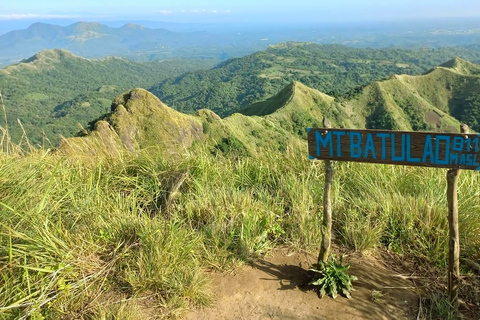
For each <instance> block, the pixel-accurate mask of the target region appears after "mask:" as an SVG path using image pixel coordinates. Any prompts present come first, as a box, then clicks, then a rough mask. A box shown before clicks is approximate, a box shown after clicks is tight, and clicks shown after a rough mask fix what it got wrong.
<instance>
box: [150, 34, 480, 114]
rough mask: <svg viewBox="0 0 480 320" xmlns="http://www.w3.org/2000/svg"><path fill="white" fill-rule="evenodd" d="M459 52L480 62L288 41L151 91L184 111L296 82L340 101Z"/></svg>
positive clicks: (247, 99) (221, 110) (440, 53)
mask: <svg viewBox="0 0 480 320" xmlns="http://www.w3.org/2000/svg"><path fill="white" fill-rule="evenodd" d="M456 56H459V57H461V58H463V59H467V60H470V61H473V62H479V61H480V51H478V50H477V49H475V48H471V49H466V48H461V47H450V48H441V49H421V50H403V49H398V48H388V49H360V48H351V47H345V46H341V45H319V44H313V43H294V42H288V43H284V44H278V45H273V46H270V47H269V48H268V49H267V50H265V51H260V52H257V53H254V54H251V55H248V56H245V57H242V58H237V59H231V60H228V61H225V62H223V63H221V64H219V65H218V66H216V67H215V68H213V69H211V70H206V71H197V72H191V73H187V74H184V75H181V76H179V77H175V78H171V79H167V80H165V81H163V82H161V83H160V84H159V85H157V86H154V87H152V88H151V89H150V90H151V91H152V93H154V94H155V95H156V96H158V97H159V98H160V99H161V100H162V101H164V102H165V103H167V104H168V105H170V106H172V107H174V108H175V109H177V110H180V111H182V112H186V113H193V112H195V111H196V110H198V109H202V108H208V109H211V110H213V111H214V112H215V113H217V114H219V115H220V116H226V115H230V114H232V113H234V112H238V110H241V109H243V108H245V107H247V106H249V105H251V104H253V103H255V102H258V101H261V100H265V99H267V98H269V97H270V96H272V95H274V94H276V93H278V92H279V91H280V90H282V89H283V88H284V87H285V86H286V85H288V84H289V83H291V82H293V81H298V82H301V83H303V84H304V85H306V86H309V87H311V88H314V89H317V90H319V91H321V92H324V93H327V94H329V95H331V96H334V97H336V98H337V99H339V100H341V99H351V98H352V97H355V95H356V93H358V92H359V89H358V87H362V86H365V85H367V84H369V83H371V82H373V81H379V80H383V79H385V78H388V77H390V76H391V75H393V74H409V75H420V74H423V73H425V72H427V71H428V70H429V69H431V68H433V67H435V66H438V65H439V64H441V63H444V62H445V61H448V60H451V59H453V58H455V57H456Z"/></svg>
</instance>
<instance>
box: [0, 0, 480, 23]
mask: <svg viewBox="0 0 480 320" xmlns="http://www.w3.org/2000/svg"><path fill="white" fill-rule="evenodd" d="M463 16H470V17H471V16H478V17H480V1H478V0H456V1H453V0H328V1H325V0H297V1H295V0H242V1H227V0H224V1H220V0H202V1H194V0H172V1H170V2H167V1H159V0H156V1H153V0H135V1H132V0H113V1H112V0H83V1H65V0H41V1H39V0H2V1H1V2H0V20H3V21H6V20H21V19H29V20H35V19H37V20H40V19H52V18H72V19H75V20H82V19H87V20H122V19H132V20H141V19H150V20H160V21H178V22H249V23H250V22H256V21H258V20H259V19H262V20H264V21H266V22H290V23H298V22H310V23H318V22H324V21H337V22H343V21H364V20H370V21H385V20H405V19H422V18H429V19H430V18H444V17H463Z"/></svg>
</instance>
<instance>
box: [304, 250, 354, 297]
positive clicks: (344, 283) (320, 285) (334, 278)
mask: <svg viewBox="0 0 480 320" xmlns="http://www.w3.org/2000/svg"><path fill="white" fill-rule="evenodd" d="M342 262H343V257H340V259H339V261H338V262H337V259H336V258H335V255H332V256H331V259H330V261H327V263H325V264H323V263H322V265H320V266H319V269H318V270H317V269H310V271H313V272H315V275H314V276H313V279H312V280H311V281H310V282H309V284H310V285H312V286H315V290H317V292H318V294H319V295H320V297H321V298H323V297H324V296H325V295H329V296H331V297H332V298H333V299H335V298H336V297H337V296H338V294H339V293H340V294H343V295H344V296H345V297H347V298H349V299H350V298H351V297H352V296H351V291H353V290H354V289H353V285H352V281H355V280H358V279H357V277H355V276H350V275H348V274H347V270H348V269H349V268H350V265H349V264H346V265H342Z"/></svg>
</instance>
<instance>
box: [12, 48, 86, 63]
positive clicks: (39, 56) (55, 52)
mask: <svg viewBox="0 0 480 320" xmlns="http://www.w3.org/2000/svg"><path fill="white" fill-rule="evenodd" d="M65 57H71V58H73V57H77V56H75V55H74V54H73V53H71V52H70V51H67V50H63V49H44V50H42V51H40V52H38V53H36V54H34V55H33V56H31V57H30V58H28V59H25V60H22V62H21V63H30V62H46V61H51V60H60V59H62V58H65Z"/></svg>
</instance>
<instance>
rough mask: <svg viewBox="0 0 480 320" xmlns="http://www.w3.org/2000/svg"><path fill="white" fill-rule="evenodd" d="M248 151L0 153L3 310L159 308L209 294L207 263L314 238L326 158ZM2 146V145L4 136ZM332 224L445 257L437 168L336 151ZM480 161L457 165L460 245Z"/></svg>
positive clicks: (471, 240)
mask: <svg viewBox="0 0 480 320" xmlns="http://www.w3.org/2000/svg"><path fill="white" fill-rule="evenodd" d="M303 148H304V146H303V145H297V146H290V147H288V148H287V150H286V152H284V153H279V152H273V151H271V152H264V153H259V154H257V155H255V156H253V157H248V158H238V157H223V156H221V155H217V156H212V153H211V152H210V151H209V150H207V149H206V147H201V146H199V147H198V148H197V149H193V150H192V151H191V153H188V154H185V155H183V156H182V157H178V158H175V159H171V158H166V157H163V156H162V154H161V151H160V150H155V149H149V150H144V151H143V152H140V153H139V154H138V155H129V154H123V155H122V156H120V157H104V158H99V159H97V160H96V161H94V164H93V165H92V162H91V161H90V162H88V163H87V162H83V161H81V160H72V159H70V158H65V157H62V156H61V155H59V154H58V153H49V152H46V151H43V150H37V151H33V152H31V153H28V154H25V155H18V153H16V154H12V153H10V154H7V153H5V152H4V153H1V154H0V318H5V319H19V318H28V317H30V318H32V319H37V318H38V319H41V318H42V317H44V318H47V319H53V318H65V319H107V318H110V317H111V316H112V315H115V317H118V318H126V319H128V318H130V319H134V318H139V317H147V316H149V315H153V314H156V315H157V316H158V315H161V316H164V317H170V316H176V315H178V314H181V313H182V312H184V311H185V310H187V309H189V308H192V307H193V306H198V305H205V304H208V303H209V301H211V292H210V286H209V283H208V281H207V278H206V276H205V274H204V270H205V269H208V268H214V269H220V270H224V269H228V268H232V267H234V266H236V265H238V264H239V263H242V262H243V261H246V260H248V259H249V258H251V257H252V256H256V255H259V254H262V253H266V252H268V251H269V250H270V249H271V248H273V247H275V246H279V245H289V246H293V247H296V248H304V249H309V250H314V251H316V250H317V249H318V245H319V240H320V234H319V225H320V223H321V216H322V215H321V212H322V206H321V204H322V194H323V192H322V190H323V164H322V163H321V162H312V161H310V160H307V157H306V152H304V149H303ZM3 150H5V149H3ZM335 176H336V177H335V201H334V218H335V224H334V225H335V233H336V236H337V238H338V239H339V240H340V241H341V242H342V243H343V244H344V245H346V246H348V247H350V248H352V249H357V250H365V249H370V248H374V247H379V246H385V247H387V248H389V249H391V250H395V251H398V252H403V253H412V254H415V255H418V256H422V257H425V258H426V259H429V260H431V261H432V262H433V263H435V264H437V265H439V266H442V265H444V264H445V261H446V259H445V257H446V250H447V232H448V229H447V222H446V217H447V209H446V197H445V190H446V178H445V170H438V169H437V170H435V169H425V168H415V167H398V166H396V167H394V166H387V165H365V164H354V163H336V164H335ZM479 182H480V180H479V175H478V173H473V172H466V171H465V172H463V173H462V176H461V179H460V186H459V190H460V191H459V198H460V228H461V241H462V242H461V246H462V254H463V255H465V256H474V255H475V254H477V252H479V249H480V236H479V235H480V216H479V215H480V210H479V205H480V203H479V196H480V194H479V188H478V187H477V186H478V184H479Z"/></svg>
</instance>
